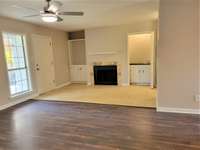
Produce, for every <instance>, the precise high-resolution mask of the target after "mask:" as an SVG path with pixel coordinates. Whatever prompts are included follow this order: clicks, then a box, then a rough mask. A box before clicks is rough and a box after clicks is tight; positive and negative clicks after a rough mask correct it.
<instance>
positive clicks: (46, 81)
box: [32, 34, 55, 94]
mask: <svg viewBox="0 0 200 150" xmlns="http://www.w3.org/2000/svg"><path fill="white" fill-rule="evenodd" d="M32 47H33V50H34V58H35V70H36V78H37V89H38V92H39V94H41V93H45V92H47V91H49V90H52V89H53V88H54V87H55V83H54V82H55V69H54V59H53V48H52V41H51V38H50V37H48V36H41V35H35V34H34V35H32Z"/></svg>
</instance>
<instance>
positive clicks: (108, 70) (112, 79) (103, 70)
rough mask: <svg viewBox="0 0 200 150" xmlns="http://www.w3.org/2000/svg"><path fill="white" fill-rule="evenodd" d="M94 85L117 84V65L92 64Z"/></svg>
mask: <svg viewBox="0 0 200 150" xmlns="http://www.w3.org/2000/svg"><path fill="white" fill-rule="evenodd" d="M93 69H94V70H93V71H94V84H95V85H117V83H118V82H117V81H118V80H117V65H105V66H94V67H93Z"/></svg>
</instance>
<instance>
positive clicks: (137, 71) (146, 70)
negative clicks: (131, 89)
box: [130, 65, 151, 85]
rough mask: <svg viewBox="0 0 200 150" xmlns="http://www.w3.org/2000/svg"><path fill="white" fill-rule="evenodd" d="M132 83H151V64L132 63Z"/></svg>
mask: <svg viewBox="0 0 200 150" xmlns="http://www.w3.org/2000/svg"><path fill="white" fill-rule="evenodd" d="M130 68H131V71H130V72H131V83H134V84H138V85H149V84H150V83H151V73H150V65H132V66H131V67H130Z"/></svg>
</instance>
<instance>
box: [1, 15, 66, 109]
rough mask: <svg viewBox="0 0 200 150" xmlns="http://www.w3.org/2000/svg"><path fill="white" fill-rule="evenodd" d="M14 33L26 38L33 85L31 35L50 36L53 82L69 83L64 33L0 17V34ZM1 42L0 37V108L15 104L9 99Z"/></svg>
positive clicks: (58, 83)
mask: <svg viewBox="0 0 200 150" xmlns="http://www.w3.org/2000/svg"><path fill="white" fill-rule="evenodd" d="M3 31H5V32H14V33H23V34H25V35H26V38H27V44H28V45H27V46H28V52H29V59H30V64H31V72H32V74H33V76H32V78H33V83H35V76H34V73H33V64H34V58H33V57H32V56H33V52H32V47H31V40H30V37H31V34H41V35H48V36H51V38H52V41H53V50H54V59H55V81H56V85H57V86H59V85H61V84H64V83H66V82H68V81H69V73H68V69H69V68H68V59H67V58H68V53H67V34H66V33H65V32H64V31H60V30H55V29H51V28H47V27H41V26H37V25H33V24H29V23H25V22H21V21H17V20H13V19H8V18H4V17H0V32H3ZM3 52H4V50H3V41H2V36H0V60H1V61H0V106H2V105H6V104H9V103H11V102H12V103H13V102H15V101H14V100H10V99H9V87H8V86H9V85H8V79H7V73H6V64H5V61H4V54H3ZM33 88H34V92H33V93H31V95H32V94H34V93H35V92H36V88H35V84H33Z"/></svg>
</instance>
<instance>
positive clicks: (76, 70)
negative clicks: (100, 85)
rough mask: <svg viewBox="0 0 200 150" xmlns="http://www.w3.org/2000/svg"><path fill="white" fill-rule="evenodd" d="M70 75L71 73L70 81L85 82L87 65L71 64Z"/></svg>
mask: <svg viewBox="0 0 200 150" xmlns="http://www.w3.org/2000/svg"><path fill="white" fill-rule="evenodd" d="M70 75H71V82H86V81H87V66H86V65H71V67H70Z"/></svg>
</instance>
